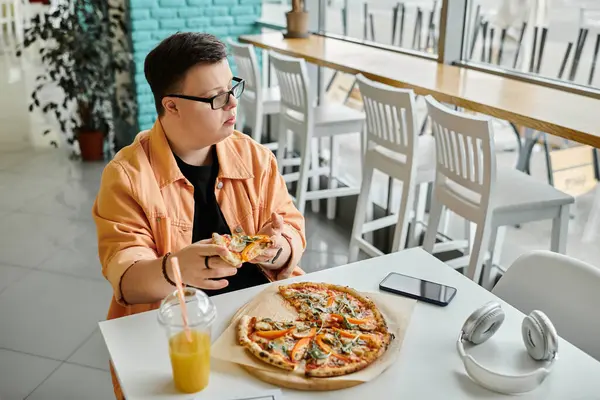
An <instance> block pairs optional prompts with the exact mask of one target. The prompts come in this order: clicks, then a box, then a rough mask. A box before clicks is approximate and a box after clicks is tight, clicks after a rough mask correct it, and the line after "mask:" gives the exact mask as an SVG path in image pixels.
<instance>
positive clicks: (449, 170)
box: [425, 96, 496, 211]
mask: <svg viewBox="0 0 600 400" xmlns="http://www.w3.org/2000/svg"><path fill="white" fill-rule="evenodd" d="M425 101H426V102H427V109H428V113H429V117H430V119H431V125H432V130H433V135H434V137H435V143H436V160H437V163H436V190H442V191H445V192H446V193H448V194H450V196H451V198H452V200H457V201H459V202H460V203H462V204H466V205H471V206H474V207H479V208H481V209H485V211H487V206H488V203H489V199H490V197H491V195H492V191H493V184H494V182H495V181H496V156H495V153H494V141H493V139H492V138H493V133H492V123H491V120H490V119H489V118H484V117H480V116H476V115H469V114H465V113H460V112H458V111H454V110H451V109H449V108H448V107H445V106H443V105H442V104H440V103H439V102H438V101H437V100H435V99H434V98H433V97H431V96H427V97H425ZM446 205H447V206H450V207H451V206H452V205H450V204H446Z"/></svg>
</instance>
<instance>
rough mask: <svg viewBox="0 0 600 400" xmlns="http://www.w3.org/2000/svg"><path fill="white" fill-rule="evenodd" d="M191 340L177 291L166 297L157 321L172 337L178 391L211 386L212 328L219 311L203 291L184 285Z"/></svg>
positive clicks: (170, 345) (172, 364)
mask: <svg viewBox="0 0 600 400" xmlns="http://www.w3.org/2000/svg"><path fill="white" fill-rule="evenodd" d="M184 294H185V297H184V298H185V304H186V308H187V314H188V329H189V331H190V333H191V339H192V340H191V341H190V340H189V339H188V337H187V336H186V332H185V330H184V324H183V318H182V315H181V306H180V302H179V298H178V295H177V291H174V292H173V293H171V294H170V295H168V296H167V297H165V298H164V300H163V301H162V302H161V305H160V308H159V310H158V322H159V323H160V324H161V325H162V326H163V327H164V329H165V331H166V334H167V338H168V340H169V356H170V358H171V368H172V370H173V382H174V383H175V387H176V388H177V390H178V391H180V392H183V393H196V392H199V391H201V390H203V389H204V388H205V387H206V386H208V378H209V375H210V341H211V327H212V324H213V322H214V321H215V319H216V317H217V310H216V308H215V305H214V304H213V302H212V301H211V299H210V297H208V296H207V295H206V293H204V292H203V291H201V290H197V289H194V288H189V287H186V288H184Z"/></svg>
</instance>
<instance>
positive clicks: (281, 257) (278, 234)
mask: <svg viewBox="0 0 600 400" xmlns="http://www.w3.org/2000/svg"><path fill="white" fill-rule="evenodd" d="M258 234H259V235H267V236H269V237H270V238H271V241H272V242H273V243H272V244H271V247H270V248H269V249H268V250H267V251H266V252H265V253H264V254H263V255H261V256H259V257H256V258H255V259H254V260H252V261H251V262H252V263H255V264H260V265H261V266H263V267H264V268H267V269H279V268H281V267H283V266H284V265H285V264H287V262H288V261H289V258H290V255H291V253H292V250H291V248H290V244H289V242H288V240H287V239H286V238H285V237H284V233H283V217H282V216H281V215H279V214H277V213H272V214H271V222H269V223H268V224H266V225H265V226H264V227H263V228H262V229H261V230H260V232H258Z"/></svg>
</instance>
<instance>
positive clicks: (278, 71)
mask: <svg viewBox="0 0 600 400" xmlns="http://www.w3.org/2000/svg"><path fill="white" fill-rule="evenodd" d="M269 59H270V60H271V64H272V65H273V69H274V70H275V75H276V76H277V82H278V83H279V90H280V92H281V107H282V111H283V109H287V110H292V111H296V112H298V113H301V114H302V116H303V117H304V118H307V117H308V114H310V111H311V110H312V107H309V104H310V98H309V97H310V94H309V81H308V72H307V68H306V61H305V60H304V59H303V58H295V57H288V56H284V55H282V54H278V53H276V52H274V51H269Z"/></svg>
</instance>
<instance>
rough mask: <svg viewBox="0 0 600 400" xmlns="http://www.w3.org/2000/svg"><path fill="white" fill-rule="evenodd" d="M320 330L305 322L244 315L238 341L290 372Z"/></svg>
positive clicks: (240, 324) (259, 355)
mask: <svg viewBox="0 0 600 400" xmlns="http://www.w3.org/2000/svg"><path fill="white" fill-rule="evenodd" d="M316 333H317V329H316V328H315V327H314V326H311V324H309V323H307V322H303V321H273V320H272V319H270V318H256V317H250V316H247V315H244V316H243V317H242V318H240V322H239V324H238V341H239V343H240V344H241V345H242V346H244V347H245V348H246V349H248V351H249V352H250V353H251V354H252V355H254V356H255V357H257V358H259V359H260V360H262V361H263V362H265V363H267V364H271V365H274V366H276V367H278V368H282V369H285V370H288V371H293V370H294V369H296V367H298V365H299V362H300V361H301V360H303V359H304V357H305V355H306V351H307V350H308V346H309V345H310V343H311V341H312V340H313V338H314V337H315V335H316Z"/></svg>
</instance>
